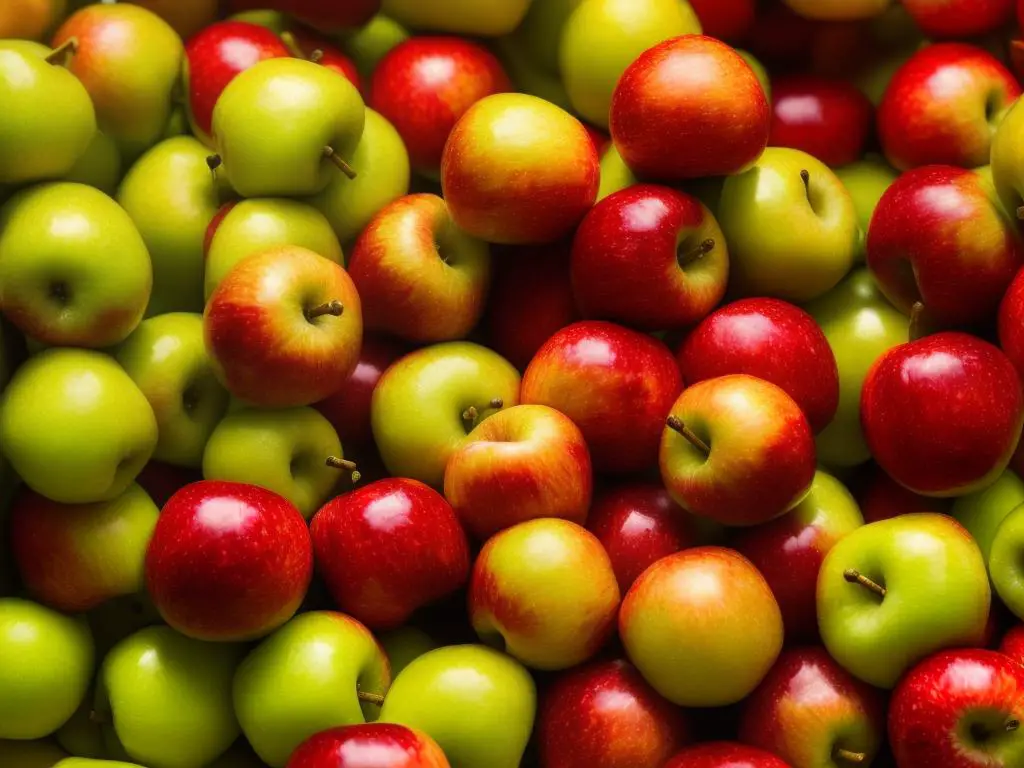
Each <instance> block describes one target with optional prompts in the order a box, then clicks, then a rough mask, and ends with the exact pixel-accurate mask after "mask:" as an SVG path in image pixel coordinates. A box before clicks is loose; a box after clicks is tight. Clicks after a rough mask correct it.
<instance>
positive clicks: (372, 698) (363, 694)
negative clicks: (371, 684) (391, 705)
mask: <svg viewBox="0 0 1024 768" xmlns="http://www.w3.org/2000/svg"><path fill="white" fill-rule="evenodd" d="M356 696H358V697H359V700H360V701H365V702H367V703H368V704H376V705H377V706H378V707H380V706H383V704H384V697H383V696H381V695H380V694H379V693H369V692H368V691H356Z"/></svg>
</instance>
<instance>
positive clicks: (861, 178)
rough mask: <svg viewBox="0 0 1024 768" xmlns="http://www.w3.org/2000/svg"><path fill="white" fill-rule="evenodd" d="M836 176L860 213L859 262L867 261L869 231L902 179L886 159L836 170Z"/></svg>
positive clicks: (858, 219)
mask: <svg viewBox="0 0 1024 768" xmlns="http://www.w3.org/2000/svg"><path fill="white" fill-rule="evenodd" d="M834 170H835V173H836V176H838V177H839V180H840V181H841V182H843V186H844V187H846V191H847V192H849V193H850V197H851V198H852V199H853V207H854V208H855V209H856V211H857V224H858V225H859V229H860V232H859V236H858V238H857V239H858V243H859V248H858V254H857V255H858V261H864V259H865V258H866V252H865V248H866V241H867V236H868V227H869V225H870V224H871V216H872V215H873V214H874V212H875V208H876V207H877V206H878V201H879V200H881V199H882V195H883V194H885V190H887V189H888V188H889V185H890V184H892V183H893V182H894V181H896V179H897V178H899V173H898V172H897V171H895V170H894V169H893V168H892V167H891V166H890V165H889V164H888V163H886V162H885V161H884V160H882V159H880V158H879V159H876V158H874V157H869V158H866V159H864V160H859V161H857V162H855V163H850V164H849V165H844V166H843V167H841V168H836V169H834Z"/></svg>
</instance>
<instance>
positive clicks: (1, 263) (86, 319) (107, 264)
mask: <svg viewBox="0 0 1024 768" xmlns="http://www.w3.org/2000/svg"><path fill="white" fill-rule="evenodd" d="M97 254H102V257H100V256H98V255H97ZM152 285H153V268H152V264H151V262H150V259H149V253H148V252H147V251H146V244H145V242H143V240H142V237H141V236H140V235H139V231H138V229H136V227H135V224H134V223H133V222H132V220H131V217H130V216H129V215H128V214H127V213H125V211H124V210H123V209H122V208H121V207H120V206H119V205H118V204H117V203H115V202H114V201H113V200H112V199H110V198H109V197H107V196H106V195H104V194H103V193H102V192H100V191H99V190H96V189H93V188H92V187H87V186H85V185H84V184H73V183H70V182H66V183H53V184H42V185H38V186H35V187H29V188H28V189H26V190H25V191H23V192H21V193H19V194H16V195H15V196H14V197H12V198H11V199H10V200H8V201H7V203H6V204H5V205H4V206H3V208H0V311H2V312H3V313H4V315H5V316H6V317H7V319H8V320H10V321H11V322H12V323H13V324H14V325H16V326H17V327H18V328H20V329H21V330H22V331H23V332H24V333H25V334H26V335H28V336H30V337H32V338H33V339H35V340H36V341H39V342H42V343H43V344H47V345H57V346H81V347H106V346H110V345H111V344H117V343H118V342H120V341H122V340H123V339H124V338H125V337H126V336H127V335H128V334H129V333H131V332H132V330H133V329H134V328H135V326H136V325H138V324H139V321H140V320H142V316H143V314H145V311H146V304H147V303H148V302H149V294H150V291H151V289H152Z"/></svg>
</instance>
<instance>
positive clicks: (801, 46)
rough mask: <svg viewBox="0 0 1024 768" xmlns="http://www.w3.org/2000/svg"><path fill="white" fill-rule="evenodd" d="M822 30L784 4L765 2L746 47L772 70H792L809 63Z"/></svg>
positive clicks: (819, 24)
mask: <svg viewBox="0 0 1024 768" xmlns="http://www.w3.org/2000/svg"><path fill="white" fill-rule="evenodd" d="M820 27H821V22H815V21H812V20H811V19H807V18H804V17H803V16H799V15H798V14H797V13H796V12H795V11H794V10H793V9H792V8H790V7H789V6H788V5H786V4H785V3H781V2H772V3H767V4H764V3H762V4H761V7H760V8H759V9H758V14H757V23H756V24H754V27H753V29H751V30H750V35H749V39H748V40H747V41H746V46H747V48H748V50H750V52H751V53H753V54H754V55H755V56H756V57H757V58H758V60H759V61H762V62H764V63H765V64H766V65H768V67H769V68H770V69H776V68H787V69H792V68H794V67H799V66H801V65H805V64H806V63H807V62H808V60H809V58H810V55H811V52H812V49H813V47H814V43H815V37H816V35H817V33H818V30H819V29H820Z"/></svg>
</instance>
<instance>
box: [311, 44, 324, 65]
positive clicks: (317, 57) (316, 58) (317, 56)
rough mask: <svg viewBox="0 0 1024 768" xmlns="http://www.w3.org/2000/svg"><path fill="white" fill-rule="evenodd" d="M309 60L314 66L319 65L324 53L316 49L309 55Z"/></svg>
mask: <svg viewBox="0 0 1024 768" xmlns="http://www.w3.org/2000/svg"><path fill="white" fill-rule="evenodd" d="M309 60H310V61H311V62H313V63H314V64H319V63H320V62H321V61H323V60H324V52H323V51H321V50H320V49H319V48H317V49H316V50H315V51H313V52H312V53H311V54H309Z"/></svg>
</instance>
